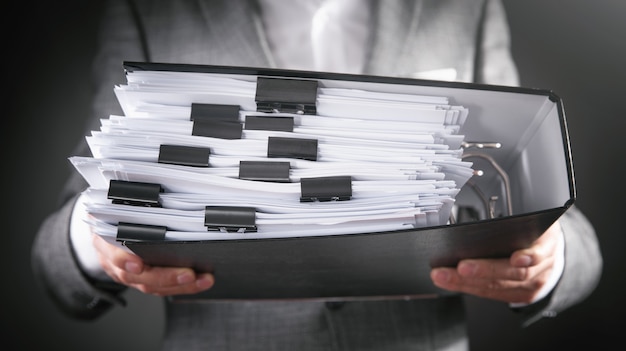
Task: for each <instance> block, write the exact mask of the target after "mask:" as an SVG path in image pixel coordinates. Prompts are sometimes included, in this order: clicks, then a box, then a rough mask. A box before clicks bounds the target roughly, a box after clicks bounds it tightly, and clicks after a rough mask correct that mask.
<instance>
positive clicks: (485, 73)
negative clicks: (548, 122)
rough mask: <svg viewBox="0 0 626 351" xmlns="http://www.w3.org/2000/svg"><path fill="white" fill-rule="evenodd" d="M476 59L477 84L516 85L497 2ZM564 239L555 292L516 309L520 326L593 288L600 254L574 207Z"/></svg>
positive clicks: (487, 16) (565, 221)
mask: <svg viewBox="0 0 626 351" xmlns="http://www.w3.org/2000/svg"><path fill="white" fill-rule="evenodd" d="M483 18H484V20H483V24H482V27H481V28H482V30H481V32H480V35H481V38H480V39H481V40H479V43H480V47H479V48H478V55H477V59H476V72H475V78H476V81H477V82H480V83H487V84H498V85H519V78H518V73H517V70H516V68H515V64H514V62H513V59H512V56H511V52H510V37H509V32H508V31H509V27H508V23H507V20H506V16H505V12H504V8H503V6H502V4H501V3H500V1H499V0H494V1H487V2H486V4H485V8H484V12H483ZM559 220H560V223H561V227H562V229H563V235H564V238H565V267H564V271H563V274H562V276H561V279H560V280H559V282H558V284H557V286H556V287H555V288H554V290H553V291H552V292H551V293H550V294H549V295H548V296H547V297H546V298H544V299H543V300H542V301H539V302H537V303H535V304H533V305H531V306H529V307H526V308H522V309H519V312H520V316H522V319H523V324H524V325H529V324H531V323H533V322H535V321H537V320H539V319H541V318H542V317H554V316H556V315H557V314H558V313H560V312H562V311H564V310H566V309H567V308H569V307H571V306H573V305H575V304H577V303H579V302H581V301H582V300H584V299H585V298H586V297H587V296H588V295H589V294H591V292H592V291H593V290H594V289H595V287H596V286H597V284H598V281H599V279H600V276H601V272H602V264H603V260H602V255H601V252H600V249H599V244H598V239H597V237H596V233H595V230H594V228H593V226H592V224H591V223H590V222H589V220H588V219H587V218H586V217H585V215H584V214H583V213H582V212H581V211H580V210H579V209H578V208H577V207H576V206H573V207H571V208H570V209H568V210H567V211H566V213H565V214H564V215H563V216H562V217H561V218H560V219H559Z"/></svg>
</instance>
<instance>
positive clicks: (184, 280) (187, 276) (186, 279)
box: [176, 272, 194, 285]
mask: <svg viewBox="0 0 626 351" xmlns="http://www.w3.org/2000/svg"><path fill="white" fill-rule="evenodd" d="M193 279H194V277H193V275H192V274H191V273H188V272H185V273H181V274H179V275H178V276H177V277H176V281H177V282H178V284H180V285H184V284H189V283H191V282H192V281H193Z"/></svg>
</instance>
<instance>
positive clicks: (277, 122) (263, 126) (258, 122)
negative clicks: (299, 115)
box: [244, 116, 294, 132]
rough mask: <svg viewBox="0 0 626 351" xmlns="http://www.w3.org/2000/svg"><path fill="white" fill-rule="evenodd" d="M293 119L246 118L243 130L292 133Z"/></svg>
mask: <svg viewBox="0 0 626 351" xmlns="http://www.w3.org/2000/svg"><path fill="white" fill-rule="evenodd" d="M293 124H294V121H293V117H272V116H246V123H245V125H244V129H246V130H271V131H277V132H293Z"/></svg>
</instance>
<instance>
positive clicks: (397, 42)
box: [33, 0, 602, 350]
mask: <svg viewBox="0 0 626 351" xmlns="http://www.w3.org/2000/svg"><path fill="white" fill-rule="evenodd" d="M371 6H374V12H373V13H375V16H374V20H373V23H372V25H373V28H374V34H373V36H372V39H371V47H370V51H369V53H368V59H367V65H366V73H368V74H375V75H385V76H413V77H419V74H420V72H425V71H432V70H437V69H454V70H455V71H456V73H457V75H456V79H457V80H461V81H468V82H471V81H474V82H482V83H490V84H501V85H516V84H518V80H517V73H516V70H515V67H514V64H513V61H512V59H511V57H510V53H509V47H508V45H509V42H508V28H507V23H506V17H505V14H504V12H503V8H502V5H501V4H500V3H499V2H498V1H497V0H494V1H490V0H471V1H469V0H467V1H444V0H437V1H426V0H425V1H411V0H385V1H375V2H374V3H373V4H372V5H371ZM259 11H260V8H259V7H258V5H257V4H256V3H255V2H254V1H235V0H224V1H169V0H163V1H141V0H137V1H126V2H123V1H115V2H112V3H111V6H109V7H107V9H106V12H105V14H104V21H103V28H102V36H101V38H100V40H101V50H100V52H99V54H98V56H97V59H96V62H95V64H94V78H95V82H96V83H97V93H96V96H95V103H94V110H93V118H92V119H91V121H89V123H88V125H87V126H86V128H87V129H86V131H89V130H92V129H97V128H98V127H99V121H98V119H99V118H104V117H107V116H108V115H110V114H114V113H116V114H120V113H121V111H120V109H119V106H118V104H117V101H116V99H115V97H114V95H113V89H112V88H113V86H114V85H115V84H118V83H123V82H125V79H124V72H123V69H122V62H123V61H125V60H128V61H154V62H173V63H195V64H217V65H242V66H258V67H273V66H274V64H273V62H274V60H273V58H272V54H271V47H270V44H269V42H268V41H267V39H266V37H265V34H264V30H263V25H262V22H261V20H260V15H259ZM75 154H77V155H89V150H88V148H87V145H86V144H85V143H82V144H81V145H79V146H78V148H77V149H76V151H75ZM85 187H86V184H85V183H84V181H83V180H82V178H81V177H80V176H79V175H78V174H74V175H73V176H72V178H71V179H70V180H69V181H68V184H67V187H66V189H65V191H64V192H63V195H62V199H63V203H64V205H63V206H62V207H61V208H60V209H59V210H58V211H57V212H55V213H53V214H51V215H50V216H49V217H48V218H47V219H46V220H45V222H44V223H43V224H42V226H41V229H40V231H39V233H38V235H37V238H36V241H35V243H34V246H33V267H34V270H35V274H36V276H37V277H38V278H39V279H40V280H41V281H42V282H43V283H44V286H45V287H46V288H47V290H48V291H49V293H50V296H51V297H52V298H53V299H54V300H55V301H56V302H57V303H58V305H59V307H60V308H61V309H62V310H63V311H65V312H67V313H68V314H69V315H71V316H74V317H77V318H81V319H93V318H97V317H98V316H100V315H102V314H103V313H105V311H107V310H108V309H110V308H112V307H114V306H116V305H122V304H123V303H124V302H123V299H122V298H121V295H122V292H123V291H124V288H123V287H121V286H117V285H106V284H103V283H101V282H96V281H93V280H92V279H89V278H88V277H87V276H86V275H85V274H84V273H83V272H82V271H81V269H80V267H79V266H78V265H77V262H76V260H75V258H74V254H73V252H72V248H71V245H70V242H69V235H68V226H69V220H70V214H71V210H72V207H73V204H74V201H75V199H76V196H77V194H78V193H79V192H80V191H82V190H84V189H85ZM562 226H563V229H564V232H565V236H566V264H565V271H564V274H563V276H562V279H561V280H560V282H559V284H558V286H557V287H556V289H555V290H554V291H553V292H552V294H551V295H550V296H548V297H547V298H546V299H544V300H543V301H541V302H539V303H537V304H535V305H533V306H532V307H531V308H525V309H522V311H521V313H520V315H521V316H523V317H524V321H525V322H527V323H530V322H532V321H534V320H536V319H538V318H541V316H554V315H556V314H557V313H558V312H560V311H562V310H564V309H566V308H567V307H569V306H571V305H573V304H576V303H578V302H579V301H581V300H582V299H584V298H585V297H586V296H587V295H588V294H589V293H590V292H591V291H592V290H593V288H594V287H595V286H596V284H597V281H598V279H599V276H600V270H601V265H602V260H601V256H600V253H599V250H598V244H597V241H596V238H595V233H594V230H593V228H592V227H591V225H590V224H589V223H588V222H587V220H586V219H585V217H584V216H583V215H582V214H581V213H580V212H579V211H578V210H577V209H576V208H572V209H570V210H568V211H567V213H566V214H565V215H564V218H562ZM166 317H167V324H166V325H167V329H166V333H165V337H164V345H165V347H166V348H177V349H195V348H199V347H202V348H210V347H214V348H215V349H218V350H225V349H233V350H331V349H341V350H344V349H345V350H370V349H371V350H381V349H384V350H407V349H412V350H422V349H438V350H443V349H446V350H448V349H450V350H452V349H454V350H457V349H459V350H463V349H467V348H468V340H467V331H466V327H465V315H464V307H463V300H462V298H461V296H460V295H459V296H452V297H446V298H438V299H425V300H413V301H370V302H348V303H345V304H325V303H323V302H276V301H274V302H241V303H232V302H228V303H226V302H204V303H171V302H167V303H166Z"/></svg>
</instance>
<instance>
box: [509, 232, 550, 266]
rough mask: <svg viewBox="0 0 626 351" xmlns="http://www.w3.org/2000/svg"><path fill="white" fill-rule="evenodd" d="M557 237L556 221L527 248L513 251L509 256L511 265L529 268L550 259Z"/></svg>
mask: <svg viewBox="0 0 626 351" xmlns="http://www.w3.org/2000/svg"><path fill="white" fill-rule="evenodd" d="M559 235H561V226H560V224H559V222H558V221H556V222H554V224H552V225H551V226H550V228H548V230H546V231H545V232H544V233H543V234H542V235H541V236H539V238H537V240H535V241H534V242H533V244H532V245H531V246H530V247H529V248H526V249H522V250H517V251H515V252H514V253H513V254H512V255H511V265H513V266H516V267H530V266H533V265H537V264H539V263H540V262H542V261H544V260H546V259H547V258H549V257H551V256H552V255H553V254H554V251H555V249H556V247H557V245H558V240H559V237H558V236H559Z"/></svg>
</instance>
